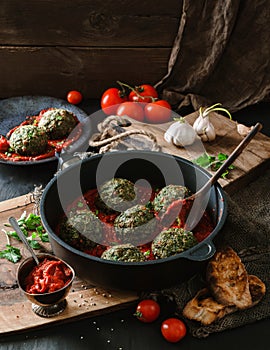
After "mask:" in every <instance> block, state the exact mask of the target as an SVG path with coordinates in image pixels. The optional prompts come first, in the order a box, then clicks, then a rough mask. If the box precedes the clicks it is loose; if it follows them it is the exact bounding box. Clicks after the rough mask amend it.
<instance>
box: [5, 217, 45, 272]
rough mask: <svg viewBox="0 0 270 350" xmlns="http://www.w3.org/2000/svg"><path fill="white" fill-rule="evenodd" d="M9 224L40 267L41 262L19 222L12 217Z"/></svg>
mask: <svg viewBox="0 0 270 350" xmlns="http://www.w3.org/2000/svg"><path fill="white" fill-rule="evenodd" d="M9 223H10V225H11V226H12V227H13V228H14V230H15V231H16V232H17V234H18V236H19V237H20V239H21V240H22V242H23V243H24V244H25V246H26V248H27V249H28V250H29V252H30V253H31V255H32V257H33V259H34V261H35V262H36V264H37V265H38V264H39V260H38V257H37V256H36V254H35V252H34V250H33V248H32V247H31V246H30V244H29V243H28V241H27V239H26V237H25V235H24V234H23V232H22V230H21V228H20V226H19V224H18V222H17V220H16V219H15V218H14V217H13V216H11V217H10V218H9Z"/></svg>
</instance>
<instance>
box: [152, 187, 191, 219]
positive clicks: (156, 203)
mask: <svg viewBox="0 0 270 350" xmlns="http://www.w3.org/2000/svg"><path fill="white" fill-rule="evenodd" d="M188 194H189V190H188V189H187V187H185V186H181V185H167V186H165V187H163V188H162V189H161V190H160V191H159V192H158V194H157V195H156V197H155V198H154V200H153V208H154V210H155V212H157V213H158V215H159V216H160V217H163V216H164V215H165V214H166V212H167V211H168V209H169V208H170V205H171V204H172V203H173V202H175V201H177V200H179V199H180V200H181V199H184V198H185V197H186V196H187V195H188Z"/></svg>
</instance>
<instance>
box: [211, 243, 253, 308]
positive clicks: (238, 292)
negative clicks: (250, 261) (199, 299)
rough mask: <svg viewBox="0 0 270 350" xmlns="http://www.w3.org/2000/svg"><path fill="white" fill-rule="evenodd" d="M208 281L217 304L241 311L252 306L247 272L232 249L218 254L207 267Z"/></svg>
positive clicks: (228, 248) (226, 249)
mask: <svg viewBox="0 0 270 350" xmlns="http://www.w3.org/2000/svg"><path fill="white" fill-rule="evenodd" d="M206 280H207V283H208V287H209V290H210V292H211V294H212V295H213V297H214V299H215V300H216V301H217V302H219V303H221V304H223V305H226V306H230V305H235V306H236V307H237V308H239V309H244V308H247V307H249V306H251V305H252V298H251V294H250V291H249V282H248V274H247V271H246V269H245V266H244V264H242V262H241V259H240V258H239V256H238V255H237V253H236V252H235V251H234V250H233V249H232V248H230V247H227V248H225V249H223V250H221V251H218V252H216V254H215V255H214V257H213V258H212V259H211V261H210V262H209V263H208V265H207V270H206Z"/></svg>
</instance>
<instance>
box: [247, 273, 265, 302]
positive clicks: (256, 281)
mask: <svg viewBox="0 0 270 350" xmlns="http://www.w3.org/2000/svg"><path fill="white" fill-rule="evenodd" d="M248 283H249V291H250V294H251V299H252V305H251V306H254V305H256V304H258V303H259V302H260V301H261V300H262V298H263V297H264V295H265V293H266V287H265V284H264V283H263V281H262V280H261V279H260V278H259V277H257V276H254V275H248Z"/></svg>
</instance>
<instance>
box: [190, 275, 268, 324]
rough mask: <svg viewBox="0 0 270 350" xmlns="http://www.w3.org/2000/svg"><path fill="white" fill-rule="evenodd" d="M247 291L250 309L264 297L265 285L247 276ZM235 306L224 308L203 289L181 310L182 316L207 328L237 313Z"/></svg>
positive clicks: (253, 277)
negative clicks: (248, 292)
mask: <svg viewBox="0 0 270 350" xmlns="http://www.w3.org/2000/svg"><path fill="white" fill-rule="evenodd" d="M248 280H249V290H250V294H251V297H252V304H251V305H250V306H248V307H247V308H250V307H252V306H254V305H256V304H258V303H259V302H260V301H261V300H262V298H263V296H264V295H265V292H266V288H265V284H264V283H263V282H262V281H261V280H260V279H259V278H258V277H257V276H254V275H249V276H248ZM238 310H239V309H238V308H237V307H236V306H235V305H232V306H225V305H223V304H220V303H218V302H217V301H216V300H215V299H214V298H213V297H212V295H211V293H210V291H209V289H207V288H203V289H201V290H199V292H198V293H197V294H196V295H195V297H194V298H192V299H191V300H190V301H189V302H188V303H187V304H186V306H185V307H184V309H183V316H184V317H186V318H188V319H190V320H194V321H198V322H200V323H201V324H203V325H204V326H208V325H210V324H212V323H213V322H215V321H217V320H219V319H220V318H222V317H224V316H225V315H228V314H231V313H233V312H236V311H238Z"/></svg>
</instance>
